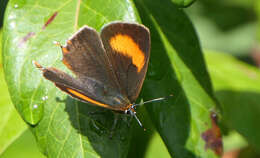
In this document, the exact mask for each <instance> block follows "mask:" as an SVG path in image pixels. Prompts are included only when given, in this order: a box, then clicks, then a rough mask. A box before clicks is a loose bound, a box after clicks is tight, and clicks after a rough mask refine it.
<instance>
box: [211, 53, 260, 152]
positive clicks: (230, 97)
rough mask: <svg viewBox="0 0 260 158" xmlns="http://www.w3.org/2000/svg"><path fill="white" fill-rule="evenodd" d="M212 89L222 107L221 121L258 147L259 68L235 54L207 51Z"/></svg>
mask: <svg viewBox="0 0 260 158" xmlns="http://www.w3.org/2000/svg"><path fill="white" fill-rule="evenodd" d="M206 52H207V53H206V59H207V65H208V68H209V72H210V76H211V78H212V81H213V85H214V89H215V91H216V92H215V93H216V96H217V98H218V100H219V101H220V102H221V105H222V109H223V121H224V123H225V124H226V125H227V126H228V127H229V128H231V129H235V130H236V131H238V132H239V133H240V134H241V135H242V136H244V137H245V138H246V139H247V141H248V142H249V144H251V145H253V146H254V147H255V148H256V149H257V150H258V151H260V127H259V122H260V118H259V115H260V104H259V101H260V100H259V98H260V71H259V69H258V68H256V67H253V66H250V65H248V64H245V63H243V62H241V61H238V60H237V59H235V58H234V57H232V56H230V55H227V54H224V53H216V52H211V51H206Z"/></svg>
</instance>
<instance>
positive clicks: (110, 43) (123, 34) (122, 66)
mask: <svg viewBox="0 0 260 158" xmlns="http://www.w3.org/2000/svg"><path fill="white" fill-rule="evenodd" d="M101 39H102V42H103V45H104V47H105V50H106V52H107V55H108V58H109V61H110V62H111V64H112V66H113V69H114V70H115V73H116V76H117V79H118V81H119V83H120V86H121V88H122V89H123V90H124V91H125V92H126V94H127V96H128V99H129V100H130V101H131V102H134V101H135V100H136V99H137V97H138V95H139V93H140V90H141V88H142V85H143V81H144V78H145V74H146V71H147V66H148V61H149V57H150V33H149V30H148V29H147V28H146V27H145V26H143V25H140V24H131V23H121V22H116V23H111V24H108V25H106V26H105V27H104V28H103V29H102V31H101Z"/></svg>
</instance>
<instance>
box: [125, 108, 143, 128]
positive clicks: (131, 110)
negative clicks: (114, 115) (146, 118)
mask: <svg viewBox="0 0 260 158" xmlns="http://www.w3.org/2000/svg"><path fill="white" fill-rule="evenodd" d="M129 111H130V114H131V115H132V116H134V118H135V119H136V121H137V122H138V124H139V125H140V126H141V127H142V128H143V129H144V131H146V129H145V128H144V126H143V124H142V123H141V121H140V120H139V119H138V117H137V116H136V112H135V111H134V109H130V110H129Z"/></svg>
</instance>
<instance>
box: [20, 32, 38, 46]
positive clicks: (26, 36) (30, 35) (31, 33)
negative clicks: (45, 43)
mask: <svg viewBox="0 0 260 158" xmlns="http://www.w3.org/2000/svg"><path fill="white" fill-rule="evenodd" d="M34 35H35V33H34V32H29V33H27V34H26V35H25V36H24V37H23V38H22V39H21V40H20V42H19V44H18V46H19V47H21V46H22V45H23V44H24V43H25V42H26V41H28V40H29V39H30V38H32V37H33V36H34Z"/></svg>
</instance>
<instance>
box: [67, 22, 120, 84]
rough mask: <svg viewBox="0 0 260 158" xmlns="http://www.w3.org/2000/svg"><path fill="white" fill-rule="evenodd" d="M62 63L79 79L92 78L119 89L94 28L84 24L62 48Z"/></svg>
mask: <svg viewBox="0 0 260 158" xmlns="http://www.w3.org/2000/svg"><path fill="white" fill-rule="evenodd" d="M62 53H63V63H64V64H65V65H66V66H67V67H68V68H69V69H70V70H71V71H72V72H73V73H74V74H76V76H77V77H78V78H79V79H82V80H84V78H85V77H88V78H93V79H95V80H98V81H100V82H102V83H104V84H106V85H111V86H112V87H114V88H117V89H119V85H118V83H117V81H116V78H115V76H114V75H113V72H112V71H113V70H112V67H111V64H110V63H109V61H108V58H107V55H106V53H105V50H104V47H103V44H102V42H101V39H100V37H99V34H98V33H97V32H96V30H94V29H92V28H90V27H88V26H84V27H82V28H81V29H80V30H79V31H78V32H77V33H75V34H74V35H73V36H72V37H71V38H70V39H69V40H68V41H67V44H66V46H64V47H63V48H62Z"/></svg>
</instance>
